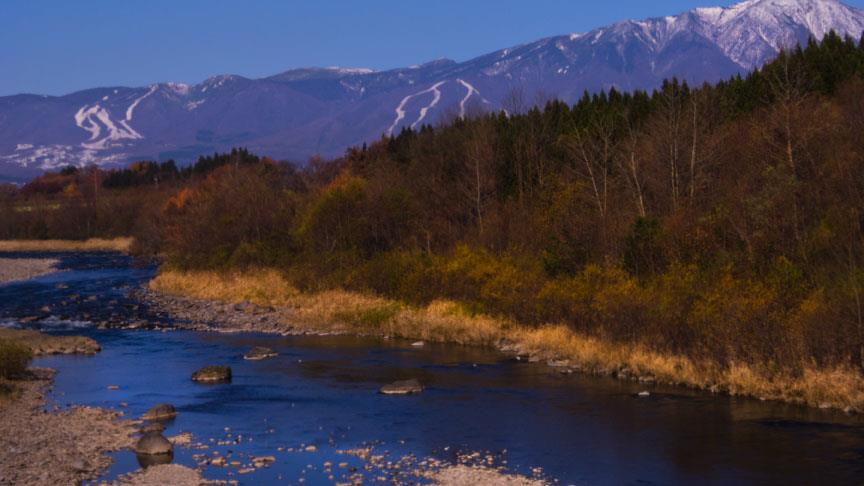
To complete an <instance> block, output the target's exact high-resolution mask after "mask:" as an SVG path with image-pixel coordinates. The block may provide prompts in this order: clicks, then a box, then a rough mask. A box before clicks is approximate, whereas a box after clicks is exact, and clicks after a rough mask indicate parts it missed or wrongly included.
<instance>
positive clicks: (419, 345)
mask: <svg viewBox="0 0 864 486" xmlns="http://www.w3.org/2000/svg"><path fill="white" fill-rule="evenodd" d="M425 345H426V343H424V342H423V341H417V342H414V343H411V346H414V347H415V348H422V347H423V346H425Z"/></svg>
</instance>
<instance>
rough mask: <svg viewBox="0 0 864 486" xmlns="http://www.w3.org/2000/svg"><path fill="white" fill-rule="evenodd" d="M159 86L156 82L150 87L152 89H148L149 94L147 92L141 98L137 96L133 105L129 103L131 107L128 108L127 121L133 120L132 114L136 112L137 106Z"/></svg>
mask: <svg viewBox="0 0 864 486" xmlns="http://www.w3.org/2000/svg"><path fill="white" fill-rule="evenodd" d="M157 88H158V86H156V85H155V84H154V85H153V86H151V87H150V91H148V92H147V94H145V95H144V96H141V97H140V98H137V99H136V100H135V101H133V102H132V104H131V105H129V108H126V121H127V122H131V121H132V114H133V113H134V112H135V107H137V106H138V104H139V103H141V102H142V101H144V98H147V97H148V96H150V95H152V94H153V93H155V92H156V89H157Z"/></svg>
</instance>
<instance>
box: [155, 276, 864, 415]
mask: <svg viewBox="0 0 864 486" xmlns="http://www.w3.org/2000/svg"><path fill="white" fill-rule="evenodd" d="M150 287H151V288H152V289H153V290H156V291H159V292H163V293H168V294H174V295H180V296H184V297H192V298H197V299H211V300H219V301H225V302H241V301H250V302H254V303H256V304H260V305H273V306H285V307H289V308H291V309H292V315H293V316H295V317H296V321H292V324H294V325H301V326H307V327H308V328H314V329H318V330H339V331H348V332H358V333H365V334H384V335H389V336H394V337H401V338H406V339H423V340H426V341H436V342H452V343H458V344H469V345H482V346H489V345H495V344H497V343H499V342H501V341H509V342H510V343H513V345H514V348H516V349H518V350H519V352H520V353H524V354H529V355H532V356H536V357H538V358H540V359H541V360H567V361H569V362H570V364H571V365H573V366H577V367H579V368H581V369H582V370H584V371H586V372H590V373H608V372H611V371H620V370H623V369H627V370H628V374H629V375H630V376H651V377H653V378H655V379H656V380H657V381H658V382H661V383H670V384H676V385H684V386H688V387H694V388H700V389H711V390H717V391H724V392H728V393H730V394H732V395H744V396H752V397H758V398H762V399H770V400H783V401H787V402H793V403H802V404H807V405H810V406H817V407H832V408H841V409H842V408H845V407H852V408H855V409H859V410H862V409H864V379H862V377H861V375H860V373H858V372H857V371H856V370H852V369H815V368H813V367H808V368H805V371H804V372H803V373H802V374H801V376H790V375H785V374H780V375H778V374H776V373H770V372H768V371H763V370H760V369H759V368H758V367H754V366H750V365H746V364H742V363H735V364H733V365H731V366H729V367H724V368H721V367H719V366H717V365H714V364H712V363H697V362H694V361H693V360H691V359H688V358H686V357H683V356H675V355H670V354H665V353H658V352H655V351H651V350H650V349H647V348H646V347H645V346H642V345H638V344H619V343H610V342H606V341H603V340H600V339H597V338H593V337H589V336H584V335H580V334H578V333H576V332H574V331H572V330H571V329H569V328H568V327H567V326H564V325H548V326H543V327H539V328H534V327H527V326H522V325H518V324H515V323H512V322H509V321H507V320H504V319H499V318H493V317H489V316H483V315H472V314H471V313H468V312H465V310H464V308H463V307H462V306H461V305H459V304H458V303H454V302H447V301H436V302H433V303H432V304H430V305H429V306H427V307H422V308H418V307H411V306H408V305H405V304H402V303H400V302H396V301H392V300H388V299H384V298H380V297H375V296H369V295H362V294H358V293H355V292H346V291H341V290H331V291H326V292H320V293H314V294H303V293H300V292H298V291H297V290H296V289H295V288H294V287H293V286H292V285H291V283H290V282H289V281H288V280H286V279H285V278H284V277H283V276H282V275H281V274H280V273H278V272H277V271H275V270H270V269H265V270H258V271H251V272H244V273H231V274H218V273H214V272H190V273H182V272H173V271H168V272H163V273H161V274H160V275H159V276H158V277H156V278H155V279H154V280H153V281H152V282H151V283H150Z"/></svg>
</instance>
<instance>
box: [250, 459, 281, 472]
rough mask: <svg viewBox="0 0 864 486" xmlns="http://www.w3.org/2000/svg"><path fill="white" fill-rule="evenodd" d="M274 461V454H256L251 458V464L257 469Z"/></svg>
mask: <svg viewBox="0 0 864 486" xmlns="http://www.w3.org/2000/svg"><path fill="white" fill-rule="evenodd" d="M274 462H276V457H275V456H258V457H254V458H252V465H253V466H255V467H256V468H259V469H260V468H262V467H267V466H269V465H270V464H273V463H274Z"/></svg>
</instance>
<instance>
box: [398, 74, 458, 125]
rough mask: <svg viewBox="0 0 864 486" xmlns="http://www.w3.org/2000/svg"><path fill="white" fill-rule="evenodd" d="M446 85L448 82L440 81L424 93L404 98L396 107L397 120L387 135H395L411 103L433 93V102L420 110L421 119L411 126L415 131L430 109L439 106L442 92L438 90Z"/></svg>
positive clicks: (420, 92)
mask: <svg viewBox="0 0 864 486" xmlns="http://www.w3.org/2000/svg"><path fill="white" fill-rule="evenodd" d="M444 83H446V81H439V82H437V83H435V84H434V85H433V86H432V87H430V88H427V89H424V90H423V91H419V92H417V93H414V94H412V95H408V96H406V97H404V98H402V101H401V102H400V103H399V106H397V107H396V119H395V120H393V124H392V125H390V128H388V129H387V135H388V136H389V135H393V131H394V130H396V127H397V126H398V125H399V122H401V121H402V120H404V119H405V114H406V113H405V105H407V104H408V102H409V101H411V100H412V99H414V98H416V97H418V96H421V95H424V94H426V93H433V97H432V102H431V103H430V104H429V105H427V106H425V107H423V108H422V109H421V110H420V117H419V118H418V119H417V120H416V121H415V122H414V123H412V124H411V128H412V129H413V128H414V127H415V126H416V125H417V124H418V123H420V122H421V121H423V119H424V118H425V117H426V113H427V112H428V111H429V109H430V108H434V107H435V105H437V104H438V102H439V101H441V91H440V90H439V89H438V88H440V87H441V85H443V84H444Z"/></svg>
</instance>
